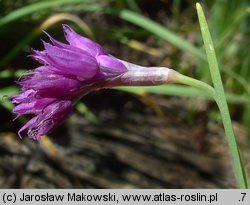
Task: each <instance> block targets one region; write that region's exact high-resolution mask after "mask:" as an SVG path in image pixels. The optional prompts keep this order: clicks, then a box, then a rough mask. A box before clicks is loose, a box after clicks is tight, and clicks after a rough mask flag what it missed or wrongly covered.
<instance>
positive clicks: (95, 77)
mask: <svg viewBox="0 0 250 205" xmlns="http://www.w3.org/2000/svg"><path fill="white" fill-rule="evenodd" d="M63 29H64V33H65V37H66V40H67V42H68V44H64V43H61V42H59V41H56V40H55V39H53V38H52V37H51V36H49V35H48V34H47V35H48V36H49V38H50V41H51V43H46V42H44V43H43V44H44V50H43V51H37V50H33V54H32V57H33V58H34V59H35V60H37V61H39V62H40V63H41V64H42V65H41V66H40V67H38V68H36V69H34V70H31V71H30V72H29V74H28V75H25V76H24V77H23V78H22V79H21V80H20V81H19V82H18V84H20V85H21V86H22V89H21V91H22V92H21V93H20V94H18V95H15V96H11V99H12V102H13V103H14V104H16V107H15V108H14V109H13V111H14V113H16V114H17V117H20V116H22V115H26V114H30V115H33V116H34V117H33V118H32V119H31V120H30V121H28V122H27V123H26V124H25V125H24V126H23V127H22V128H21V129H20V131H19V132H18V134H19V136H20V137H21V133H22V132H23V131H24V130H27V134H28V136H29V137H31V138H33V139H37V140H39V139H40V137H41V136H42V135H44V134H46V133H48V132H50V131H51V130H52V129H53V128H54V127H56V126H57V125H59V124H60V123H61V122H62V121H63V120H64V119H65V118H66V117H67V116H68V115H69V114H70V113H71V111H72V105H73V103H74V102H75V101H76V100H77V99H79V98H80V97H82V96H84V95H85V94H87V93H89V92H90V91H92V90H95V89H98V88H101V87H102V86H104V85H105V84H106V82H107V81H109V80H111V79H113V78H116V77H117V76H119V75H121V74H123V73H125V72H126V71H127V68H126V67H125V65H124V64H123V63H122V62H121V61H120V60H118V59H117V58H115V57H113V56H110V55H108V54H107V52H106V51H105V50H104V49H103V48H102V47H101V46H100V45H99V44H97V43H95V42H93V41H91V40H90V39H87V38H85V37H83V36H80V35H79V34H77V33H76V32H75V31H73V30H72V29H71V28H70V27H69V26H67V25H64V26H63Z"/></svg>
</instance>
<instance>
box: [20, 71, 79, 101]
mask: <svg viewBox="0 0 250 205" xmlns="http://www.w3.org/2000/svg"><path fill="white" fill-rule="evenodd" d="M19 84H20V85H22V86H24V87H27V88H31V89H33V90H35V91H36V95H37V96H40V97H46V98H47V97H48V98H60V99H61V98H66V99H70V98H73V97H75V95H76V94H77V93H78V92H79V89H80V87H81V82H80V81H78V80H74V79H70V78H68V77H65V76H62V75H57V74H46V73H45V74H36V75H34V76H33V77H32V78H30V79H27V80H24V81H22V82H20V83H19Z"/></svg>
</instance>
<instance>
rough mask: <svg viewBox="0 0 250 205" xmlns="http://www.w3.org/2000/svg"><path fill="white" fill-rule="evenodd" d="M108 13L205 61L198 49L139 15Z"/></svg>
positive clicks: (130, 12) (127, 11)
mask: <svg viewBox="0 0 250 205" xmlns="http://www.w3.org/2000/svg"><path fill="white" fill-rule="evenodd" d="M107 12H108V13H111V14H115V15H118V16H119V17H120V18H121V19H123V20H126V21H129V22H131V23H133V24H136V25H137V26H140V27H142V28H143V29H145V30H147V31H149V32H151V33H153V34H155V35H156V36H158V37H160V38H162V39H163V40H166V41H167V42H170V43H172V44H173V45H175V46H176V47H178V48H180V49H182V50H184V51H188V52H190V53H192V54H193V55H194V56H196V57H199V58H201V59H203V60H206V56H205V54H204V53H203V52H201V50H200V49H198V48H196V47H195V46H193V45H192V44H190V43H189V42H188V41H186V40H184V39H183V38H181V37H179V36H178V35H177V34H175V33H173V32H172V31H170V30H169V29H166V28H165V27H163V26H162V25H160V24H158V23H156V22H154V21H152V20H150V19H148V18H146V17H144V16H142V15H140V14H137V13H135V12H133V11H129V10H125V9H124V10H120V11H118V12H115V11H113V10H108V11H107Z"/></svg>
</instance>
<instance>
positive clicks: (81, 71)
mask: <svg viewBox="0 0 250 205" xmlns="http://www.w3.org/2000/svg"><path fill="white" fill-rule="evenodd" d="M44 46H45V49H46V56H47V58H46V61H47V62H48V63H49V64H50V65H51V66H52V67H55V68H56V69H58V71H59V72H62V73H64V74H71V75H75V76H77V77H79V78H81V79H84V80H88V79H91V78H92V77H93V76H94V75H95V74H96V73H97V71H98V65H97V62H96V59H95V58H94V57H92V56H91V55H89V54H88V53H86V52H84V51H81V52H76V51H74V50H70V49H63V48H58V47H56V46H52V45H50V44H48V43H45V44H44Z"/></svg>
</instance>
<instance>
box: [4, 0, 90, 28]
mask: <svg viewBox="0 0 250 205" xmlns="http://www.w3.org/2000/svg"><path fill="white" fill-rule="evenodd" d="M83 2H93V1H91V0H53V1H42V2H39V3H34V4H30V5H27V6H25V7H21V8H20V9H17V10H15V11H13V12H11V13H10V14H8V15H6V16H4V17H2V18H1V19H0V27H1V26H3V25H5V24H8V23H10V22H12V21H14V20H17V19H19V18H21V17H24V16H26V15H29V14H31V13H34V12H37V11H40V10H43V9H48V8H50V7H53V6H61V5H66V4H75V3H83Z"/></svg>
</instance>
